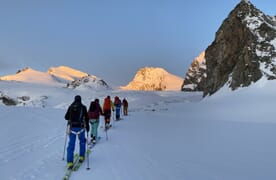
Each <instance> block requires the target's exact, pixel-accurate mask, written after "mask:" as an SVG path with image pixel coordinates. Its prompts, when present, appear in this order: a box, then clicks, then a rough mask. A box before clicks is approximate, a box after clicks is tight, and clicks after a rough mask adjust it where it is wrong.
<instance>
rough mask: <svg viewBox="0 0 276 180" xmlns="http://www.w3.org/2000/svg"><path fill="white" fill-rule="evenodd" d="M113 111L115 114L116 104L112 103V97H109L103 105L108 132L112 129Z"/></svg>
mask: <svg viewBox="0 0 276 180" xmlns="http://www.w3.org/2000/svg"><path fill="white" fill-rule="evenodd" d="M111 110H112V111H113V112H114V104H113V102H112V101H111V99H110V96H107V97H106V98H105V99H104V104H103V113H104V121H105V129H106V130H107V129H108V128H110V127H111V125H110V118H111Z"/></svg>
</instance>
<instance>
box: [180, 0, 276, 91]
mask: <svg viewBox="0 0 276 180" xmlns="http://www.w3.org/2000/svg"><path fill="white" fill-rule="evenodd" d="M275 49H276V17H272V16H267V15H265V14H264V13H263V12H261V11H260V10H259V9H257V8H256V7H255V6H254V5H253V4H252V3H250V2H249V1H248V0H242V1H241V2H240V3H239V4H238V5H237V6H236V7H235V8H234V9H233V10H232V11H231V12H230V14H229V15H228V17H227V18H226V19H225V20H224V21H223V23H222V25H221V26H220V28H219V29H218V31H217V32H216V37H215V40H214V41H213V43H212V44H211V45H210V46H209V47H208V48H207V49H206V50H205V58H204V59H205V61H206V72H202V74H201V76H200V77H202V78H204V76H206V75H207V76H206V81H205V82H204V85H202V84H201V85H199V86H198V87H201V86H202V89H201V88H199V89H195V90H203V91H204V95H211V94H213V93H215V92H216V91H217V90H219V89H220V88H221V87H223V86H225V85H227V86H228V87H230V88H231V89H232V90H235V89H237V88H239V87H246V86H249V85H250V84H251V83H254V82H256V81H258V80H259V79H260V78H262V77H265V78H267V79H270V80H272V79H275V78H276V50H275ZM205 73H206V74H205ZM197 76H199V75H197ZM187 78H188V77H187V76H186V78H185V80H186V79H187ZM190 79H191V78H190ZM194 82H195V81H194ZM200 82H201V81H200ZM195 83H196V82H195ZM201 83H202V82H201ZM185 84H186V83H185V81H184V86H183V87H185ZM183 90H185V89H183Z"/></svg>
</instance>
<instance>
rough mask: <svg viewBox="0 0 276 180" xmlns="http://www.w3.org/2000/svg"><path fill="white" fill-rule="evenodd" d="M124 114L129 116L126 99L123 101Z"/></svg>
mask: <svg viewBox="0 0 276 180" xmlns="http://www.w3.org/2000/svg"><path fill="white" fill-rule="evenodd" d="M123 112H124V115H125V116H127V114H128V102H127V100H126V98H124V99H123Z"/></svg>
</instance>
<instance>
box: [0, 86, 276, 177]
mask: <svg viewBox="0 0 276 180" xmlns="http://www.w3.org/2000/svg"><path fill="white" fill-rule="evenodd" d="M258 92H259V91H258ZM127 93H129V94H126V97H128V99H129V102H130V104H131V106H130V107H131V108H130V109H129V110H130V111H129V116H122V120H120V121H118V122H113V121H112V123H113V127H112V128H111V129H110V130H108V132H107V134H108V140H106V138H105V137H106V133H105V132H104V131H103V128H101V127H102V126H103V117H101V121H100V126H99V127H100V128H99V136H101V139H100V140H99V142H98V143H97V145H96V146H95V147H94V148H93V149H92V153H91V154H90V157H89V161H90V168H91V169H90V170H89V171H87V170H86V167H87V164H86V161H85V163H84V164H83V165H82V166H81V168H80V169H79V171H78V172H73V173H72V176H71V178H70V179H71V180H77V179H94V178H95V179H97V180H100V179H102V180H109V179H110V180H111V179H112V180H129V179H131V180H152V179H158V180H168V179H174V180H182V179H193V180H195V179H210V180H211V179H212V180H215V179H217V180H220V179H223V180H233V179H235V180H244V179H250V180H259V179H274V178H273V177H276V174H275V170H274V169H273V168H274V167H275V166H274V164H275V163H274V162H276V158H275V155H274V154H275V152H276V143H275V141H274V139H275V138H274V137H275V136H276V131H275V129H276V125H275V120H274V121H273V118H272V117H274V115H275V112H274V109H273V108H271V107H272V105H273V104H274V103H272V102H275V101H276V97H275V98H274V96H272V94H274V90H271V92H268V91H267V93H266V96H264V97H262V99H260V98H258V99H257V100H256V99H254V98H251V99H249V100H247V99H246V98H245V99H242V101H241V102H240V103H236V99H239V100H240V99H241V98H232V97H229V98H228V99H227V98H226V100H224V99H223V101H220V98H221V97H220V98H218V97H219V96H217V97H216V96H214V97H211V98H209V99H208V98H207V100H206V99H205V100H203V101H200V102H198V101H199V100H200V99H201V95H200V94H196V93H185V94H182V93H175V94H174V93H168V92H165V93H164V92H163V93H162V92H147V93H137V92H127ZM241 93H242V91H241ZM244 93H245V92H244ZM269 93H271V94H269ZM113 95H114V94H113ZM247 95H248V93H246V96H242V97H247ZM89 97H91V96H89ZM93 97H94V96H93ZM254 97H257V96H255V94H254ZM273 98H274V99H273ZM90 99H91V98H90ZM232 99H233V101H232ZM268 100H270V101H268ZM66 101H68V100H66ZM66 101H62V102H60V104H62V107H64V108H63V109H52V108H49V109H48V108H27V107H12V108H10V107H2V106H1V107H0V111H1V112H2V113H0V119H1V120H6V119H8V122H7V123H6V126H5V127H2V128H1V131H0V132H1V136H0V141H1V142H4V143H1V144H0V167H1V168H0V171H1V173H0V174H1V175H2V176H3V177H4V178H5V180H32V179H34V180H49V179H51V180H60V179H61V178H62V177H63V175H64V173H65V170H66V160H64V161H62V160H61V159H62V153H63V148H64V141H65V128H66V121H64V113H65V110H66V109H65V107H66V105H65V103H64V102H66ZM253 102H258V104H255V103H253ZM51 104H55V103H53V102H52V103H51ZM85 104H87V102H86V103H85ZM132 104H134V105H132ZM225 104H227V106H226V105H225ZM267 104H269V105H270V106H269V107H268V108H265V109H264V108H263V109H262V108H260V107H263V106H265V105H267ZM55 107H61V106H60V105H59V104H56V106H55ZM252 110H254V111H252ZM15 112H16V113H15ZM29 112H31V113H29ZM21 114H22V115H21ZM263 114H265V115H266V116H265V118H264V117H263ZM21 116H22V119H21ZM260 118H263V119H264V120H262V119H260ZM36 127H37V128H36ZM12 130H15V131H12ZM12 132H13V133H12ZM78 150H79V146H78V140H77V142H76V147H75V152H78ZM65 159H66V154H65ZM29 161H31V162H29Z"/></svg>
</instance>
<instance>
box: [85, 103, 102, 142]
mask: <svg viewBox="0 0 276 180" xmlns="http://www.w3.org/2000/svg"><path fill="white" fill-rule="evenodd" d="M100 115H103V111H102V108H101V106H100V104H99V99H95V100H94V101H92V102H91V103H90V107H89V111H88V117H89V121H90V124H91V136H90V137H91V142H92V143H93V144H95V143H96V140H97V137H98V127H99V123H100Z"/></svg>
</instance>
